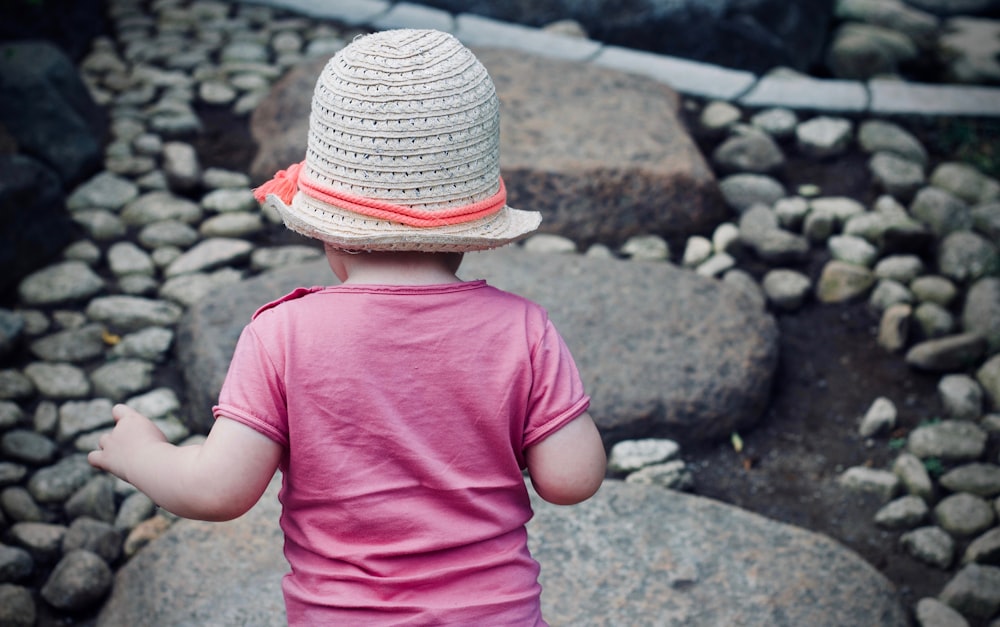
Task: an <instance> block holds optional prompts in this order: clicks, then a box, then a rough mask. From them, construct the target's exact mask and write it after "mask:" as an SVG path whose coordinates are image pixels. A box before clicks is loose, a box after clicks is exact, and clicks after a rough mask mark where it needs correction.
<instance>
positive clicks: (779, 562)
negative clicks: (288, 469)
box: [99, 481, 907, 627]
mask: <svg viewBox="0 0 1000 627" xmlns="http://www.w3.org/2000/svg"><path fill="white" fill-rule="evenodd" d="M273 495H274V488H273V487H272V489H271V491H270V492H269V493H268V495H266V496H265V497H264V499H262V501H261V502H260V503H259V504H258V505H257V506H256V507H255V508H254V509H253V510H251V513H250V514H249V515H247V516H244V517H242V518H240V519H238V520H236V521H233V522H230V523H223V524H210V523H198V522H192V521H180V522H178V523H176V524H175V525H173V527H172V528H171V529H170V530H169V531H168V532H167V533H166V534H165V535H164V536H162V537H161V538H160V539H159V540H156V541H155V542H154V543H152V544H151V545H149V546H147V547H146V548H145V550H143V551H142V552H141V553H139V554H138V555H137V556H136V557H135V558H133V559H132V560H131V561H130V562H129V563H128V564H126V565H125V566H124V567H123V568H122V569H121V570H120V571H119V573H118V575H117V578H116V584H115V586H114V589H113V591H112V596H111V598H110V600H109V602H108V603H107V604H106V605H105V607H104V609H103V610H102V612H101V615H100V617H99V623H100V624H102V625H133V624H277V623H280V622H281V621H283V620H284V613H283V604H282V599H281V592H280V579H281V575H282V574H284V573H285V572H286V571H287V569H288V566H287V564H286V563H285V561H284V559H283V558H282V555H281V533H280V531H279V529H278V527H277V523H276V520H277V513H278V506H277V503H276V500H275V499H274V496H273ZM533 504H534V508H535V517H534V518H533V519H532V521H531V522H530V523H529V525H528V527H529V538H530V540H529V543H530V547H531V550H532V553H533V554H534V556H535V557H536V559H538V561H539V562H540V563H541V565H542V573H541V577H540V583H541V585H542V586H543V588H544V589H545V590H546V594H545V595H544V597H543V600H542V605H543V607H542V611H543V614H544V615H545V616H546V618H547V620H548V621H550V622H552V623H553V624H566V625H577V624H611V625H645V624H652V623H650V622H649V621H650V620H651V619H652V620H655V621H657V624H660V623H665V624H684V625H692V626H695V627H700V626H704V627H709V626H711V627H715V626H717V625H729V624H760V625H769V624H776V623H778V622H781V621H788V624H794V625H810V626H813V625H815V626H817V627H833V626H834V625H854V624H878V625H884V626H886V627H895V626H900V627H901V626H903V625H906V620H907V619H906V616H905V612H904V611H903V610H902V609H901V608H900V607H899V604H898V601H897V600H896V596H895V594H894V593H893V592H892V591H891V587H890V585H889V584H888V582H886V581H885V579H884V578H883V577H882V576H881V575H879V574H878V573H877V572H875V571H874V569H872V568H871V567H870V566H869V565H867V564H866V563H865V562H864V561H863V560H861V559H860V558H858V557H857V556H856V555H855V554H854V553H852V552H850V551H847V550H844V549H843V548H842V547H841V546H840V545H838V544H836V543H835V542H833V541H831V540H829V539H828V538H826V537H824V536H820V535H817V534H812V533H809V532H806V531H803V530H801V529H797V528H795V527H791V526H788V525H783V524H780V523H776V522H774V521H771V520H767V519H765V518H762V517H760V516H756V515H754V514H751V513H749V512H746V511H743V510H739V509H736V508H732V507H729V506H726V505H723V504H721V503H718V502H716V501H712V500H708V499H704V498H699V497H695V496H691V495H687V494H684V493H680V492H670V491H666V490H663V489H661V488H657V487H652V486H641V485H632V484H626V483H622V482H616V481H608V482H605V484H604V486H603V487H602V488H601V490H600V491H599V492H598V493H597V495H596V496H595V497H594V498H593V499H591V500H590V501H587V502H586V503H583V504H581V505H579V506H576V507H574V508H572V509H571V508H561V507H557V506H552V505H549V504H546V503H543V502H541V501H540V500H538V499H533ZM623 519H627V520H629V521H631V523H630V524H629V525H622V524H621V521H622V520H623ZM237 553H238V554H239V555H240V559H239V560H238V561H235V560H233V559H232V556H233V555H234V554H237ZM664 563H670V564H672V566H671V568H670V569H666V570H664V569H662V568H659V567H657V566H656V565H657V564H659V565H662V564H664ZM747 563H753V564H755V568H756V573H757V576H755V577H754V578H753V579H752V581H751V580H748V579H747V578H746V577H743V576H734V575H733V573H739V572H742V571H741V566H740V565H741V564H742V565H745V564H747ZM177 572H184V573H188V576H186V577H177V576H176V574H175V573H177ZM602 573H603V574H604V575H607V574H608V573H614V574H615V585H613V586H600V585H595V584H594V582H595V581H599V580H600V577H601V576H602ZM751 587H752V590H751ZM817 591H820V592H819V593H817ZM775 595H781V597H782V598H783V599H786V600H785V601H783V602H782V603H781V604H780V607H778V606H775V605H774V603H773V599H774V598H775ZM788 595H791V596H788ZM137 621H138V622H137Z"/></svg>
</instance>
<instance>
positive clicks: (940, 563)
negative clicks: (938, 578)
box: [899, 527, 955, 570]
mask: <svg viewBox="0 0 1000 627" xmlns="http://www.w3.org/2000/svg"><path fill="white" fill-rule="evenodd" d="M899 544H900V546H902V547H903V549H904V550H905V551H906V552H907V553H909V554H910V555H912V556H913V557H915V558H916V559H918V560H920V561H921V562H924V563H926V564H930V565H931V566H936V567H938V568H940V569H942V570H945V569H947V568H948V567H949V566H951V562H952V560H953V559H954V557H955V541H954V540H953V539H952V537H951V536H950V535H948V533H947V532H946V531H945V530H944V529H941V528H940V527H920V528H919V529H914V530H913V531H908V532H906V533H904V534H903V535H902V536H900V538H899Z"/></svg>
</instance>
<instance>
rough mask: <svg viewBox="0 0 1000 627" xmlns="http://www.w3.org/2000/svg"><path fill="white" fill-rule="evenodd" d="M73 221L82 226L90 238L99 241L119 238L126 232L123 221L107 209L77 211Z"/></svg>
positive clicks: (126, 228)
mask: <svg viewBox="0 0 1000 627" xmlns="http://www.w3.org/2000/svg"><path fill="white" fill-rule="evenodd" d="M73 221H74V222H76V223H77V224H79V225H80V226H81V227H83V230H84V231H85V232H86V233H87V235H89V236H90V237H91V239H94V240H96V241H99V242H107V241H111V240H116V239H120V238H122V237H124V236H125V234H126V233H127V232H128V227H126V226H125V222H123V221H122V219H121V218H119V217H118V216H117V215H115V214H113V213H111V212H110V211H108V210H107V209H92V210H84V211H77V212H76V213H74V214H73Z"/></svg>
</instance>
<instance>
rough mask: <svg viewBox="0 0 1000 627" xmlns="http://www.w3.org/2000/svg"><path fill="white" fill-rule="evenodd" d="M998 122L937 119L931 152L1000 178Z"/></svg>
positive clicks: (990, 120) (999, 125) (974, 119)
mask: <svg viewBox="0 0 1000 627" xmlns="http://www.w3.org/2000/svg"><path fill="white" fill-rule="evenodd" d="M998 138H1000V120H992V119H978V118H941V119H940V120H938V122H937V124H936V126H935V128H934V130H933V131H932V143H933V146H930V147H929V148H931V150H932V151H933V152H937V153H940V154H941V155H944V156H945V157H946V158H947V159H949V160H954V161H962V162H965V163H968V164H969V165H971V166H974V167H975V168H977V169H978V170H979V171H980V172H982V173H983V174H986V175H987V176H992V177H998V176H1000V149H998V144H997V139H998Z"/></svg>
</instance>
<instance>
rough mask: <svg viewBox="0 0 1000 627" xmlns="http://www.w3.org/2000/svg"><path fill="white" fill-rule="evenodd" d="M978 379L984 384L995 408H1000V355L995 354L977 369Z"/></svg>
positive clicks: (984, 389)
mask: <svg viewBox="0 0 1000 627" xmlns="http://www.w3.org/2000/svg"><path fill="white" fill-rule="evenodd" d="M976 381H979V385H981V386H983V391H984V392H986V396H988V397H989V399H990V403H991V404H992V406H993V407H995V408H1000V355H994V356H993V357H990V358H989V359H987V360H986V362H985V363H984V364H983V365H982V366H980V367H979V370H976Z"/></svg>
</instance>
